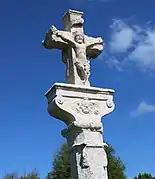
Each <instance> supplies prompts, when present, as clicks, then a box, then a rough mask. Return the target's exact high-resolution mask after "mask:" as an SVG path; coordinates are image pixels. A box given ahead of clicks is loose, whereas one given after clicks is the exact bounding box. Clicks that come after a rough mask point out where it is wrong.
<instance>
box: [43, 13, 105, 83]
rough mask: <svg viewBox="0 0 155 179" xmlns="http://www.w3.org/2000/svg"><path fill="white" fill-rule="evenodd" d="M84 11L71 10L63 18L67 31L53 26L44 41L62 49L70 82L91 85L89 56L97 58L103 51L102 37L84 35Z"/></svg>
mask: <svg viewBox="0 0 155 179" xmlns="http://www.w3.org/2000/svg"><path fill="white" fill-rule="evenodd" d="M82 15H83V13H82V12H79V11H73V10H69V11H68V12H67V13H66V14H65V15H64V16H63V18H62V20H63V22H64V29H65V31H61V30H57V28H56V27H55V26H52V27H51V28H50V29H49V31H48V32H47V33H46V37H45V40H44V41H43V42H42V43H43V45H44V47H45V48H47V49H54V48H56V49H60V50H62V60H63V62H64V63H65V64H66V79H67V81H68V83H70V84H75V85H85V86H90V82H89V76H90V62H89V60H88V59H89V58H92V59H94V58H96V57H97V56H98V55H100V53H101V52H102V51H103V40H102V38H100V37H98V38H93V37H89V36H87V35H84V30H83V23H84V20H83V18H82Z"/></svg>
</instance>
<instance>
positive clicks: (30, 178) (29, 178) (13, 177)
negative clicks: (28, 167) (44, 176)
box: [3, 172, 40, 179]
mask: <svg viewBox="0 0 155 179" xmlns="http://www.w3.org/2000/svg"><path fill="white" fill-rule="evenodd" d="M3 179H40V177H39V175H38V173H37V172H30V173H27V174H25V175H23V176H18V175H17V174H16V173H11V174H7V175H5V176H4V177H3Z"/></svg>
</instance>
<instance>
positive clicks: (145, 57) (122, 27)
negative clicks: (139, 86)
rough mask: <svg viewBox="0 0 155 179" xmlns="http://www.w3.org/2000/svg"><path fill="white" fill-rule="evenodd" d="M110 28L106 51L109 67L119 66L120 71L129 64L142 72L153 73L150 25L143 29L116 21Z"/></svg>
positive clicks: (154, 52)
mask: <svg viewBox="0 0 155 179" xmlns="http://www.w3.org/2000/svg"><path fill="white" fill-rule="evenodd" d="M110 28H111V35H110V41H109V43H108V44H107V47H108V48H107V49H106V53H107V54H108V57H109V58H107V61H108V60H109V59H110V60H109V62H108V64H109V65H110V66H115V67H116V68H117V69H118V64H119V69H120V68H121V69H122V68H123V67H124V66H125V64H127V63H130V64H134V65H136V66H137V67H139V68H140V69H142V70H144V71H155V28H153V27H151V25H150V24H149V27H145V28H142V27H140V26H138V25H128V24H126V23H125V22H123V21H122V20H116V19H115V20H113V24H112V25H111V26H110ZM111 56H112V57H113V58H112V59H111ZM118 56H119V57H118ZM120 56H121V57H120ZM116 62H117V63H116Z"/></svg>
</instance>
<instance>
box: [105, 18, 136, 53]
mask: <svg viewBox="0 0 155 179" xmlns="http://www.w3.org/2000/svg"><path fill="white" fill-rule="evenodd" d="M111 28H112V35H111V41H110V43H109V48H110V51H111V52H126V51H127V49H128V48H130V47H131V46H132V45H133V44H132V43H133V39H134V36H135V33H134V31H133V29H132V28H130V27H129V26H127V25H126V24H125V23H124V22H122V21H120V20H114V22H113V24H112V26H111Z"/></svg>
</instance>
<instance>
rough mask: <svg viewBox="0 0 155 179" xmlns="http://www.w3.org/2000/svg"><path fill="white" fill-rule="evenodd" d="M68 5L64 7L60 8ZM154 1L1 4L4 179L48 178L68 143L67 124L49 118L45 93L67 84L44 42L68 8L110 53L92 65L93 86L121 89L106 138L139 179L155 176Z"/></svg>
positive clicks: (56, 54) (0, 162) (0, 156)
mask: <svg viewBox="0 0 155 179" xmlns="http://www.w3.org/2000/svg"><path fill="white" fill-rule="evenodd" d="M60 4H61V6H60ZM154 6H155V1H154V0H149V1H148V0H147V1H146V0H144V1H143V2H142V1H140V0H136V1H133V0H130V1H129V0H78V1H76V0H65V1H63V0H57V1H51V0H46V1H41V0H33V1H32V0H27V1H21V0H16V1H11V0H10V1H9V0H8V1H2V0H1V1H0V22H1V27H0V40H1V43H0V46H1V47H0V55H1V58H0V86H1V87H0V107H1V108H0V143H1V147H0V178H2V176H3V175H4V174H5V173H8V172H14V171H15V172H18V173H21V174H22V173H24V172H29V171H31V170H33V169H34V168H36V169H37V171H38V172H39V173H40V174H41V178H44V177H45V175H46V174H47V172H48V171H49V170H50V168H51V166H52V159H53V155H54V152H55V151H56V150H57V149H58V148H59V147H60V146H61V144H62V143H63V142H64V141H65V139H63V137H62V136H61V130H62V129H63V128H64V127H65V125H64V124H63V123H62V122H60V121H58V120H56V119H54V118H52V117H50V116H49V115H48V113H47V109H46V108H47V100H46V98H45V97H44V94H45V92H46V91H47V90H48V89H49V88H50V87H51V86H52V84H54V83H55V82H65V65H64V64H63V63H62V62H61V53H60V51H58V50H53V51H50V50H46V49H44V48H43V47H42V45H41V41H42V40H43V39H44V35H45V32H46V31H47V30H48V29H49V27H50V26H51V25H52V24H53V25H55V26H56V27H57V28H59V29H62V28H63V24H62V22H61V17H62V15H63V14H64V13H65V12H66V11H68V9H75V10H80V11H84V13H85V16H84V19H85V33H86V34H88V35H91V36H101V37H102V38H103V39H104V44H105V50H104V52H103V54H102V55H101V56H100V57H98V58H97V59H96V60H92V61H91V77H90V80H91V84H92V86H97V87H102V88H112V89H115V91H116V92H115V96H114V101H115V104H116V109H115V111H114V112H113V113H111V114H110V115H109V116H107V117H105V118H104V119H103V123H104V134H105V136H104V137H105V139H106V140H107V141H108V142H109V143H110V144H111V145H112V146H113V147H114V148H115V150H116V154H117V155H118V156H120V157H121V159H122V160H123V163H124V164H125V165H126V167H127V169H126V174H127V176H128V177H129V178H133V177H134V176H135V175H137V174H138V173H139V172H150V173H152V174H153V175H155V164H154V160H155V155H154V154H155V152H153V151H155V140H154V136H155V130H154V129H155V128H154V126H155V95H154V91H155V83H154V80H155V17H154Z"/></svg>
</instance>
